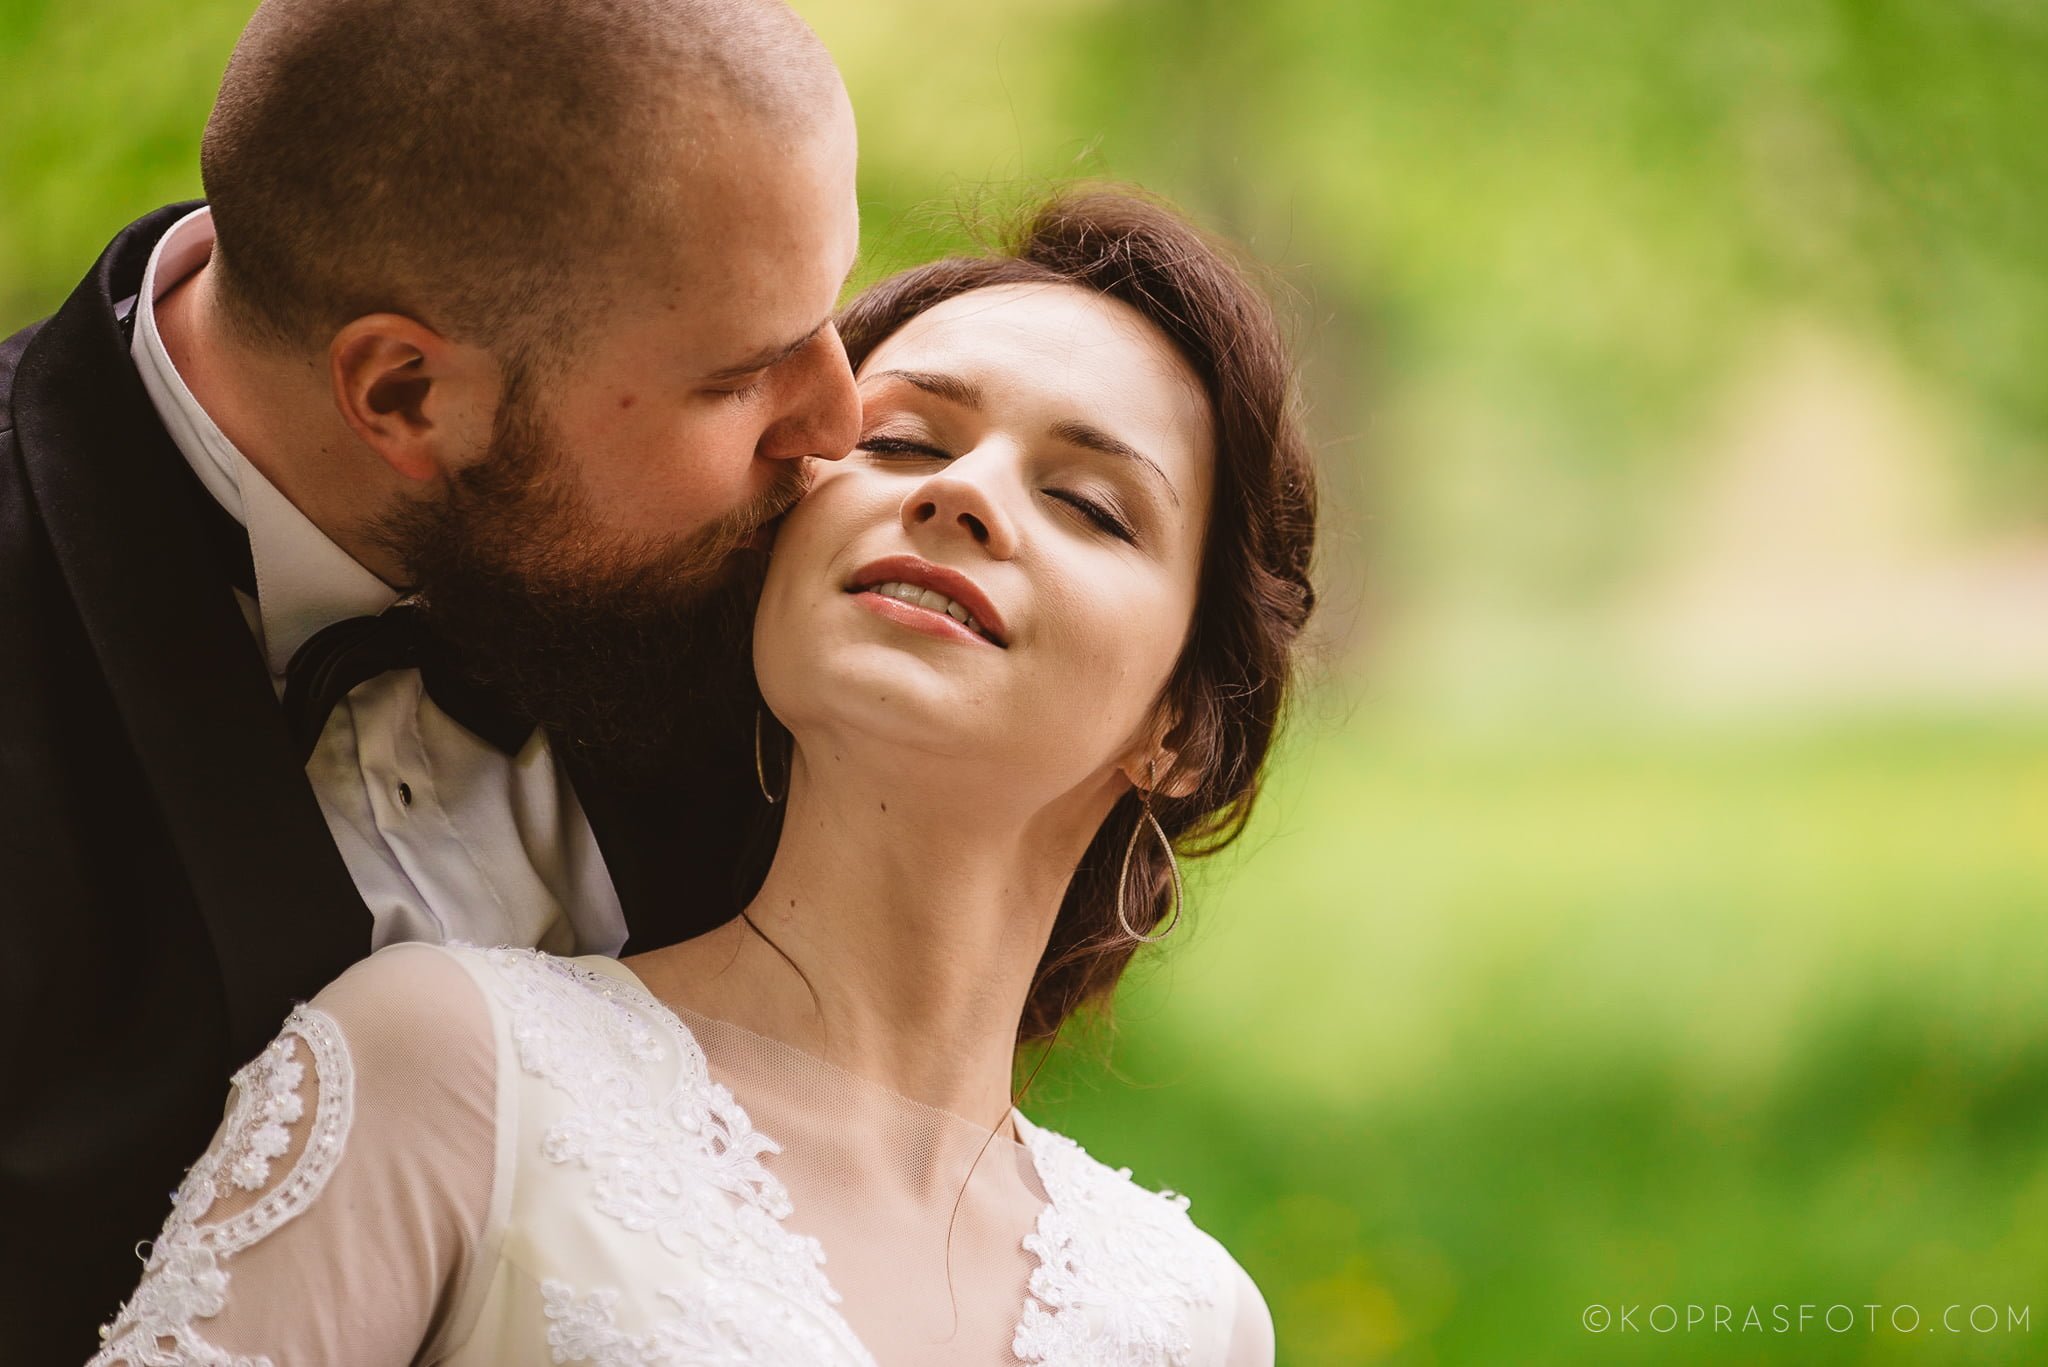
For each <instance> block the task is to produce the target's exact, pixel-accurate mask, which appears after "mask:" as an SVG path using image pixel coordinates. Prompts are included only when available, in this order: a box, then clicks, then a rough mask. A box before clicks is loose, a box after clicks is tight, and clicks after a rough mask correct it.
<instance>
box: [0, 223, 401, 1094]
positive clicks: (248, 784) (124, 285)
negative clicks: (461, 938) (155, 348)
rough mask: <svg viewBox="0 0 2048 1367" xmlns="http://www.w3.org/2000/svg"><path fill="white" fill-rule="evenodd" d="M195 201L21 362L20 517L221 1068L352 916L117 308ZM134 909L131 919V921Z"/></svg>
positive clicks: (359, 915) (351, 934)
mask: <svg viewBox="0 0 2048 1367" xmlns="http://www.w3.org/2000/svg"><path fill="white" fill-rule="evenodd" d="M194 207H196V205H195V204H180V205H172V206H171V207H169V208H166V209H161V210H159V211H157V212H156V213H154V214H151V215H150V216H149V217H147V218H144V219H142V220H141V221H139V222H137V223H135V224H133V225H132V226H130V227H129V228H128V229H127V230H126V231H124V232H123V233H122V234H121V235H120V236H119V237H117V238H116V239H115V240H114V242H113V244H112V245H111V246H110V247H109V248H108V249H107V251H106V253H105V254H104V255H103V256H102V257H101V258H100V260H99V262H98V264H97V265H96V266H95V267H94V268H93V271H92V273H91V274H90V275H89V276H87V278H86V279H85V281H84V282H83V283H82V284H81V285H80V286H79V287H78V289H77V291H75V292H74V293H73V294H72V296H71V298H70V299H69V300H67V301H66V302H65V304H64V306H63V307H62V308H61V309H59V310H58V311H57V313H56V314H55V315H54V316H53V317H51V318H50V320H49V321H48V322H47V323H45V324H44V325H43V327H42V329H41V331H40V332H39V333H38V334H37V335H36V337H35V339H34V340H33V342H31V343H30V345H29V348H28V350H27V351H26V353H24V355H23V357H22V361H21V367H20V370H19V372H18V374H17V376H16V383H15V392H14V414H15V427H16V432H17V435H18V437H19V439H20V444H21V454H22V460H23V463H24V465H25V466H26V469H27V475H28V482H29V487H30V490H31V495H32V497H33V500H34V503H35V506H36V510H37V512H38V513H39V515H40V516H41V519H42V522H43V525H44V527H45V528H46V529H47V532H48V535H49V538H50V542H51V545H52V547H53V548H54V550H55V552H56V555H57V559H58V562H59V563H60V564H61V565H62V567H63V573H64V577H65V581H66V583H67V584H68V585H69V587H70V590H71V595H72V598H73V600H74V602H75V603H76V604H77V608H78V614H79V617H80V619H81V620H82V622H83V623H84V626H85V630H86V634H87V636H88V637H89V638H90V640H91V641H92V644H93V649H94V651H95V653H96V654H97V655H98V657H99V660H100V664H101V667H102V668H103V669H104V670H105V673H106V678H107V682H108V685H109V687H110V689H111V691H112V693H113V695H114V699H115V702H116V705H117V707H118V709H119V712H120V717H121V720H122V722H123V723H124V724H125V725H126V727H127V731H128V734H129V737H130V739H131V741H132V742H133V744H134V747H135V752H136V754H137V756H138V758H139V760H140V762H141V767H142V770H143V772H144V774H145V775H146V776H147V778H148V781H149V784H150V786H151V788H152V790H153V791H154V793H155V795H156V799H157V803H158V806H159V807H160V808H161V810H162V812H163V814H164V819H165V822H166V824H167V826H168V827H169V830H170V832H171V836H172V839H173V841H174V842H175V843H176V845H177V848H178V850H179V853H180V855H181V856H182V858H183V861H184V864H185V868H186V871H187V873H188V875H189V877H190V880H191V885H192V889H193V892H194V894H195V897H196V899H197V901H198V903H199V906H200V908H201V909H202V911H203V913H204V915H205V917H206V921H207V926H208V929H209V932H210V933H211V935H212V938H213V942H214V948H215V953H216V956H217V957H218V959H219V962H220V966H221V976H222V980H223V985H224V988H225V993H226V999H227V1006H228V1013H229V1023H230V1031H231V1040H232V1043H233V1045H234V1048H235V1051H236V1052H235V1057H237V1058H244V1057H248V1056H249V1055H252V1054H254V1053H255V1052H256V1051H257V1050H258V1049H260V1048H261V1047H262V1046H263V1044H264V1042H265V1041H267V1040H268V1039H270V1037H271V1036H272V1035H273V1034H275V1032H276V1030H277V1027H278V1025H279V1023H280V1022H281V1021H282V1020H283V1019H284V1016H285V1015H286V1013H287V1012H288V1011H289V1009H290V1007H291V1004H292V1002H293V1001H295V1000H302V999H304V998H305V997H309V996H311V995H312V994H313V993H314V992H315V991H317V990H318V989H319V988H320V987H321V986H322V985H323V984H324V983H326V982H327V981H328V980H329V979H331V978H333V977H334V976H335V975H337V974H338V973H340V972H341V971H342V969H344V968H346V967H347V966H348V965H349V964H351V963H353V962H354V961H355V960H357V959H360V958H361V957H363V955H364V954H366V953H367V952H368V951H369V946H370V934H371V922H370V916H369V912H368V910H367V909H366V908H365V907H364V906H363V903H362V899H361V898H360V897H359V896H358V895H357V893H356V891H355V886H354V884H353V882H352V881H351V880H350V878H349V874H348V870H347V867H346V866H345V865H344V864H343V863H342V860H341V856H340V854H339V853H338V852H337V851H336V849H335V847H334V842H333V839H332V837H331V836H330V835H329V834H328V830H327V826H326V823H325V821H324V820H323V819H322V817H321V815H320V809H319V806H318V804H317V803H316V802H315V800H314V798H313V793H312V788H311V786H310V785H309V784H308V783H307V782H306V778H305V774H304V771H303V769H302V768H301V766H300V765H299V763H298V762H297V760H296V758H295V757H294V754H293V752H292V749H291V746H290V741H289V739H288V737H287V736H286V733H285V728H284V724H283V720H282V718H281V716H280V713H279V710H278V706H277V701H276V697H275V695H274V694H273V693H272V691H271V687H270V681H269V677H268V674H267V672H266V670H265V668H264V666H263V661H262V658H261V656H260V654H259V653H258V651H257V648H256V644H255V642H254V640H252V639H251V637H250V635H249V631H248V627H247V626H246V625H245V624H244V622H243V620H242V618H241V615H240V613H239V612H238V611H237V610H236V607H235V603H234V599H233V595H232V594H231V593H230V592H229V589H228V585H227V583H226V582H225V581H224V580H223V579H222V578H221V576H220V573H219V570H218V567H217V564H216V561H215V559H214V558H213V557H212V556H211V555H210V553H209V547H208V545H207V542H206V540H205V538H204V536H203V534H202V531H201V529H200V527H199V525H198V518H197V515H196V511H195V513H194V514H192V515H184V510H186V509H189V508H191V507H192V503H191V499H190V495H189V492H188V490H187V487H186V485H185V483H184V477H183V474H182V468H181V467H182V463H183V457H182V456H181V455H180V454H179V452H178V450H177V448H176V447H175V446H174V445H173V444H172V442H171V439H170V437H169V435H168V434H167V433H166V432H165V431H164V430H163V427H162V425H161V424H160V423H159V422H158V420H157V417H156V412H155V410H154V408H152V406H151V405H150V402H149V396H148V394H147V392H146V391H145V390H144V389H143V387H142V382H141V380H140V378H139V377H138V376H137V375H136V373H135V367H134V364H133V362H132V360H131V359H130V357H129V355H128V352H127V348H126V346H125V345H124V343H123V340H122V336H121V331H120V328H119V325H118V324H117V322H116V319H115V312H114V310H115V305H116V303H117V301H121V300H125V299H127V298H128V297H129V296H130V295H132V294H134V293H135V292H136V291H137V290H138V289H140V287H141V281H142V273H143V268H144V266H145V265H146V264H147V262H148V259H149V253H150V251H151V249H152V248H153V247H154V246H155V245H156V242H157V241H158V239H159V238H161V237H162V235H163V234H164V232H165V231H167V230H168V229H169V228H170V226H171V225H172V224H173V223H175V222H176V221H177V220H178V219H179V218H181V217H182V216H183V215H184V214H186V213H187V212H189V211H190V210H191V209H192V208H194ZM136 914H137V915H147V914H148V909H147V908H137V909H136Z"/></svg>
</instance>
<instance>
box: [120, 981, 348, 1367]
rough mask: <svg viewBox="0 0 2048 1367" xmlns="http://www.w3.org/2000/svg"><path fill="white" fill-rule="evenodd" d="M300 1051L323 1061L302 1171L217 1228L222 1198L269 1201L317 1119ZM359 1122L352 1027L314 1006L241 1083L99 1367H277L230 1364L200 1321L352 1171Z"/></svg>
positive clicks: (294, 1017)
mask: <svg viewBox="0 0 2048 1367" xmlns="http://www.w3.org/2000/svg"><path fill="white" fill-rule="evenodd" d="M294 1040H302V1041H304V1042H305V1045H306V1048H307V1051H308V1052H309V1053H310V1054H311V1055H312V1058H313V1091H314V1097H315V1101H314V1109H313V1120H312V1131H311V1133H310V1134H309V1135H308V1136H307V1140H306V1146H305V1149H304V1151H303V1152H301V1153H300V1155H299V1158H298V1161H297V1162H296V1163H294V1164H292V1166H291V1169H290V1170H289V1171H288V1172H286V1173H285V1175H284V1177H283V1178H282V1179H281V1180H280V1181H278V1182H277V1184H276V1185H275V1186H270V1189H269V1190H268V1191H267V1192H265V1193H264V1195H263V1196H262V1197H261V1198H259V1199H258V1200H257V1201H255V1202H254V1203H253V1204H251V1205H249V1206H247V1207H245V1208H244V1209H242V1210H241V1211H239V1212H238V1213H236V1214H234V1215H231V1216H227V1217H225V1218H222V1219H218V1220H211V1221H209V1220H208V1219H207V1218H206V1217H207V1215H208V1213H209V1212H210V1211H212V1209H213V1207H214V1205H215V1204H216V1203H217V1202H219V1201H220V1200H221V1199H222V1198H224V1197H228V1196H231V1195H233V1194H234V1193H235V1192H238V1191H239V1192H258V1191H264V1188H265V1187H266V1186H268V1185H269V1184H270V1178H271V1166H272V1164H273V1163H274V1162H275V1160H277V1159H279V1158H282V1157H283V1156H284V1155H285V1154H286V1153H287V1152H289V1151H290V1149H291V1144H292V1127H293V1126H295V1125H297V1124H299V1123H300V1121H302V1120H303V1119H304V1118H305V1103H304V1102H303V1101H302V1100H301V1096H300V1088H301V1087H302V1086H303V1085H304V1082H305V1071H306V1070H305V1065H304V1064H303V1063H300V1062H299V1061H298V1060H297V1058H295V1057H294V1055H295V1054H296V1053H297V1049H296V1046H295V1045H294V1043H293V1041H294ZM354 1115H355V1074H354V1069H353V1067H352V1066H351V1064H350V1061H349V1055H348V1045H347V1043H346V1042H345V1041H344V1040H343V1039H342V1035H341V1030H340V1027H339V1026H337V1025H336V1024H335V1023H334V1020H333V1018H332V1017H330V1016H329V1015H327V1013H326V1012H324V1011H319V1010H316V1009H314V1008H312V1007H307V1006H302V1007H300V1008H299V1009H298V1010H296V1011H294V1012H292V1014H291V1017H290V1018H289V1019H288V1020H286V1021H285V1024H284V1029H283V1030H281V1031H280V1032H279V1033H278V1036H277V1038H276V1039H275V1040H273V1041H271V1043H270V1045H269V1047H268V1048H266V1049H264V1051H263V1052H262V1053H260V1054H258V1055H257V1056H256V1057H255V1058H254V1059H253V1060H251V1061H250V1062H249V1063H248V1064H247V1065H246V1066H245V1067H243V1068H242V1070H241V1071H240V1072H238V1073H236V1074H235V1077H234V1104H233V1106H232V1108H231V1109H230V1111H229V1113H228V1118H227V1123H226V1125H225V1126H224V1127H223V1128H222V1129H221V1132H220V1136H219V1138H218V1140H217V1141H216V1142H215V1143H214V1145H213V1146H212V1147H211V1148H209V1149H208V1150H207V1151H206V1153H205V1154H204V1155H203V1156H202V1157H201V1158H200V1160H199V1161H198V1162H197V1163H195V1164H193V1165H192V1168H191V1170H190V1171H189V1172H187V1173H186V1174H185V1180H184V1182H183V1183H182V1184H180V1185H179V1187H178V1191H177V1194H176V1195H175V1196H174V1197H173V1198H172V1201H171V1216H170V1219H169V1220H168V1221H166V1222H165V1224H164V1230H163V1233H162V1235H160V1236H159V1237H158V1238H157V1240H156V1242H155V1244H153V1245H152V1246H151V1248H150V1251H149V1260H148V1263H147V1265H146V1266H145V1267H144V1269H143V1273H142V1281H141V1284H140V1285H138V1286H137V1287H136V1289H135V1294H134V1295H133V1296H132V1297H130V1298H129V1300H128V1303H127V1304H125V1305H123V1306H122V1307H121V1312H120V1314H118V1315H117V1316H115V1318H114V1321H113V1323H112V1324H110V1325H108V1326H106V1328H104V1329H103V1330H101V1336H102V1338H104V1340H105V1346H103V1347H102V1348H101V1349H100V1351H99V1353H98V1355H97V1356H95V1357H94V1358H93V1360H92V1367H100V1364H108V1363H128V1364H133V1367H187V1365H188V1364H203V1365H204V1367H270V1359H269V1358H267V1357H260V1356H259V1357H243V1356H237V1355H235V1354H231V1353H227V1352H224V1351H223V1350H221V1349H220V1348H217V1347H215V1346H214V1345H213V1344H211V1343H209V1342H207V1341H206V1339H205V1338H203V1337H202V1336H201V1335H200V1333H199V1332H198V1330H197V1329H196V1328H195V1327H194V1321H197V1320H203V1319H208V1318H211V1317H212V1316H214V1315H217V1314H219V1313H220V1312H221V1310H222V1309H223V1308H224V1307H225V1306H226V1305H227V1297H228V1277H229V1271H230V1264H231V1262H232V1260H233V1258H234V1256H235V1254H237V1253H239V1252H240V1251H241V1250H243V1249H245V1248H247V1247H249V1246H250V1245H251V1244H254V1243H256V1242H258V1241H259V1240H261V1239H263V1238H265V1237H267V1236H268V1235H270V1234H272V1233H274V1232H276V1231H277V1230H278V1229H279V1228H281V1227H282V1226H284V1225H285V1224H287V1223H289V1222H290V1221H291V1220H292V1219H293V1218H294V1217H295V1216H297V1215H298V1214H299V1213H300V1212H302V1211H304V1210H305V1209H306V1208H307V1207H308V1206H310V1205H312V1203H313V1201H314V1199H315V1198H316V1197H318V1196H319V1195H320V1192H321V1191H322V1189H324V1188H325V1187H326V1185H327V1180H328V1178H329V1177H331V1176H332V1175H333V1173H334V1169H335V1165H336V1164H338V1163H339V1162H340V1161H341V1152H342V1146H343V1145H344V1144H345V1143H346V1142H347V1140H348V1131H349V1124H350V1122H351V1120H353V1118H354Z"/></svg>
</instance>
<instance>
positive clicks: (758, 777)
mask: <svg viewBox="0 0 2048 1367" xmlns="http://www.w3.org/2000/svg"><path fill="white" fill-rule="evenodd" d="M754 782H755V783H757V784H759V785H760V786H761V796H762V797H765V798H767V799H768V805H769V806H771V807H773V806H774V805H775V804H776V803H778V802H780V801H782V799H783V798H785V797H787V796H789V786H788V785H789V780H788V778H787V776H785V777H784V779H783V791H782V792H780V793H771V792H769V791H768V770H767V768H766V766H764V765H763V764H762V763H761V709H760V708H758V707H757V708H755V709H754Z"/></svg>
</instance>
